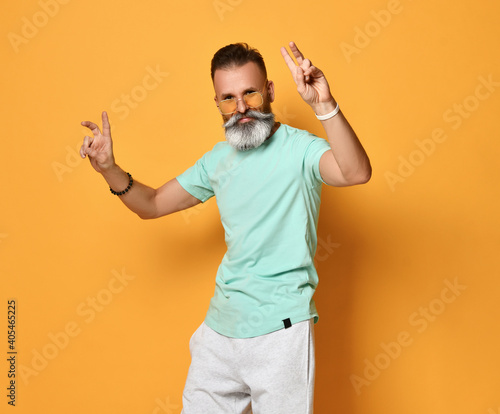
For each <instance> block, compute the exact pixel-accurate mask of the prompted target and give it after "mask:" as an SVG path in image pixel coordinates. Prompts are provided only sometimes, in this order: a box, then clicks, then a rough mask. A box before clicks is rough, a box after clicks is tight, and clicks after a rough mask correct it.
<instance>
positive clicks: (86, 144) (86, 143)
mask: <svg viewBox="0 0 500 414" xmlns="http://www.w3.org/2000/svg"><path fill="white" fill-rule="evenodd" d="M91 144H92V138H90V137H89V136H86V137H85V138H83V144H82V146H81V147H80V155H81V157H82V158H85V156H86V155H87V154H88V153H89V152H90V145H91Z"/></svg>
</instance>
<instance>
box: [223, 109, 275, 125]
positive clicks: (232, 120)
mask: <svg viewBox="0 0 500 414" xmlns="http://www.w3.org/2000/svg"><path fill="white" fill-rule="evenodd" d="M273 117H274V115H273V113H271V112H270V113H265V112H259V111H253V110H248V111H246V112H245V113H244V114H242V113H241V112H237V113H236V114H234V115H233V116H232V117H231V118H229V120H228V121H227V122H226V123H224V125H222V126H223V127H224V128H230V127H232V126H234V125H236V123H237V122H238V121H239V120H240V119H242V118H255V119H261V120H263V119H271V118H273Z"/></svg>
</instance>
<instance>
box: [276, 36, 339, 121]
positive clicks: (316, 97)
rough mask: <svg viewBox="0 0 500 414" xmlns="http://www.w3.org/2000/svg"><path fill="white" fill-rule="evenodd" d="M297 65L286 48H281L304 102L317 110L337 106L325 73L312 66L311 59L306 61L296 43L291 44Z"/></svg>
mask: <svg viewBox="0 0 500 414" xmlns="http://www.w3.org/2000/svg"><path fill="white" fill-rule="evenodd" d="M289 46H290V50H291V51H292V54H293V56H294V57H295V59H296V60H297V64H295V61H294V60H293V59H292V57H291V56H290V55H289V53H288V51H287V50H286V48H284V47H282V48H281V55H282V56H283V59H285V63H286V64H287V66H288V69H290V72H291V73H292V76H293V80H294V81H295V83H296V85H297V91H298V92H299V94H300V96H301V97H302V99H304V101H306V102H307V103H308V104H309V105H311V107H312V108H313V109H314V110H315V112H316V113H318V112H317V109H318V108H319V107H325V105H326V104H328V105H329V106H330V105H333V106H335V104H336V103H335V100H334V99H333V96H332V94H331V92H330V86H329V85H328V82H327V80H326V77H325V75H324V74H323V72H322V71H321V70H320V69H318V68H317V67H316V66H314V65H313V64H312V62H311V61H310V60H309V59H304V55H303V54H302V52H301V51H300V50H299V48H298V47H297V46H296V45H295V43H294V42H290V44H289Z"/></svg>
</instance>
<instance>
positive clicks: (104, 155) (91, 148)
mask: <svg viewBox="0 0 500 414" xmlns="http://www.w3.org/2000/svg"><path fill="white" fill-rule="evenodd" d="M82 125H83V126H84V127H87V128H88V129H90V130H91V131H92V134H93V135H94V136H93V137H89V136H86V137H85V138H84V139H83V145H82V147H81V148H80V155H81V156H82V158H85V157H86V156H87V155H88V157H89V160H90V163H91V164H92V167H94V169H95V170H96V171H97V172H100V173H102V172H104V171H106V170H108V169H109V168H111V167H112V166H113V165H115V158H114V155H113V141H112V140H111V128H110V126H109V120H108V114H107V113H106V112H103V113H102V133H101V130H100V129H99V127H98V126H97V125H96V124H94V123H93V122H90V121H84V122H82Z"/></svg>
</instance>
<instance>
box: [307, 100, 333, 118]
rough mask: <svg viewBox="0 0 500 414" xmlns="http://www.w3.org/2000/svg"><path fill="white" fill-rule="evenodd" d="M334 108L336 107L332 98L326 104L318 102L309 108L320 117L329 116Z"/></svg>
mask: <svg viewBox="0 0 500 414" xmlns="http://www.w3.org/2000/svg"><path fill="white" fill-rule="evenodd" d="M336 107H337V102H336V101H335V99H333V98H332V99H331V100H329V101H326V102H318V103H316V104H314V105H311V108H312V109H313V111H314V113H315V114H316V115H320V116H321V115H326V114H329V113H330V112H332V111H334V110H335V108H336Z"/></svg>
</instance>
